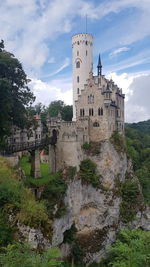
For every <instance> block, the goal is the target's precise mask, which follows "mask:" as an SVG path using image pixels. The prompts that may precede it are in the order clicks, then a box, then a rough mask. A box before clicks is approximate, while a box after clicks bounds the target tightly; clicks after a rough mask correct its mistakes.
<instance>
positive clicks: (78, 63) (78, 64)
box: [76, 61, 80, 69]
mask: <svg viewBox="0 0 150 267" xmlns="http://www.w3.org/2000/svg"><path fill="white" fill-rule="evenodd" d="M76 68H77V69H78V68H80V61H77V62H76Z"/></svg>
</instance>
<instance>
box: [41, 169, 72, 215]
mask: <svg viewBox="0 0 150 267" xmlns="http://www.w3.org/2000/svg"><path fill="white" fill-rule="evenodd" d="M66 189H67V185H66V184H65V182H64V181H63V179H62V174H61V173H60V172H59V173H57V174H55V175H54V176H53V178H52V179H51V181H50V182H49V183H47V184H46V186H45V188H44V190H43V193H42V198H43V199H45V200H46V201H45V205H46V208H47V211H48V215H49V218H53V217H54V215H55V212H54V210H55V205H57V214H56V216H57V217H59V216H61V214H63V215H64V214H65V213H66V207H65V206H64V204H63V205H62V202H63V198H64V195H65V192H66Z"/></svg>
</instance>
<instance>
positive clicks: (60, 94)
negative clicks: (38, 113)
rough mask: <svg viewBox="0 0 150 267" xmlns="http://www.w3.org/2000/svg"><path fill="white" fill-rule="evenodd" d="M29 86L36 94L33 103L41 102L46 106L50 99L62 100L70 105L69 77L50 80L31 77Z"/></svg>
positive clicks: (70, 88) (70, 86)
mask: <svg viewBox="0 0 150 267" xmlns="http://www.w3.org/2000/svg"><path fill="white" fill-rule="evenodd" d="M29 86H30V88H31V90H32V91H33V93H34V94H35V96H36V102H35V103H39V102H41V103H42V104H44V105H46V106H47V105H49V104H50V102H51V101H54V100H62V101H64V102H65V104H67V105H72V98H73V97H72V83H71V80H69V79H58V80H52V81H51V82H43V81H41V80H37V79H31V82H30V84H29Z"/></svg>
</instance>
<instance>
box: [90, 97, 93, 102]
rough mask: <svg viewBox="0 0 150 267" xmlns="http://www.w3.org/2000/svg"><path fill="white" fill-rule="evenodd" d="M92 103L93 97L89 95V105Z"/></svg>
mask: <svg viewBox="0 0 150 267" xmlns="http://www.w3.org/2000/svg"><path fill="white" fill-rule="evenodd" d="M92 103H93V96H92V95H90V104H92Z"/></svg>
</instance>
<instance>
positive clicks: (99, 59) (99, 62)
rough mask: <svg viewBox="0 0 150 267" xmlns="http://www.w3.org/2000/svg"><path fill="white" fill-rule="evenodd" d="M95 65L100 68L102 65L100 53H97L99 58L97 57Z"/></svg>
mask: <svg viewBox="0 0 150 267" xmlns="http://www.w3.org/2000/svg"><path fill="white" fill-rule="evenodd" d="M97 67H100V68H101V67H102V63H101V56H100V54H99V58H98V65H97Z"/></svg>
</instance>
